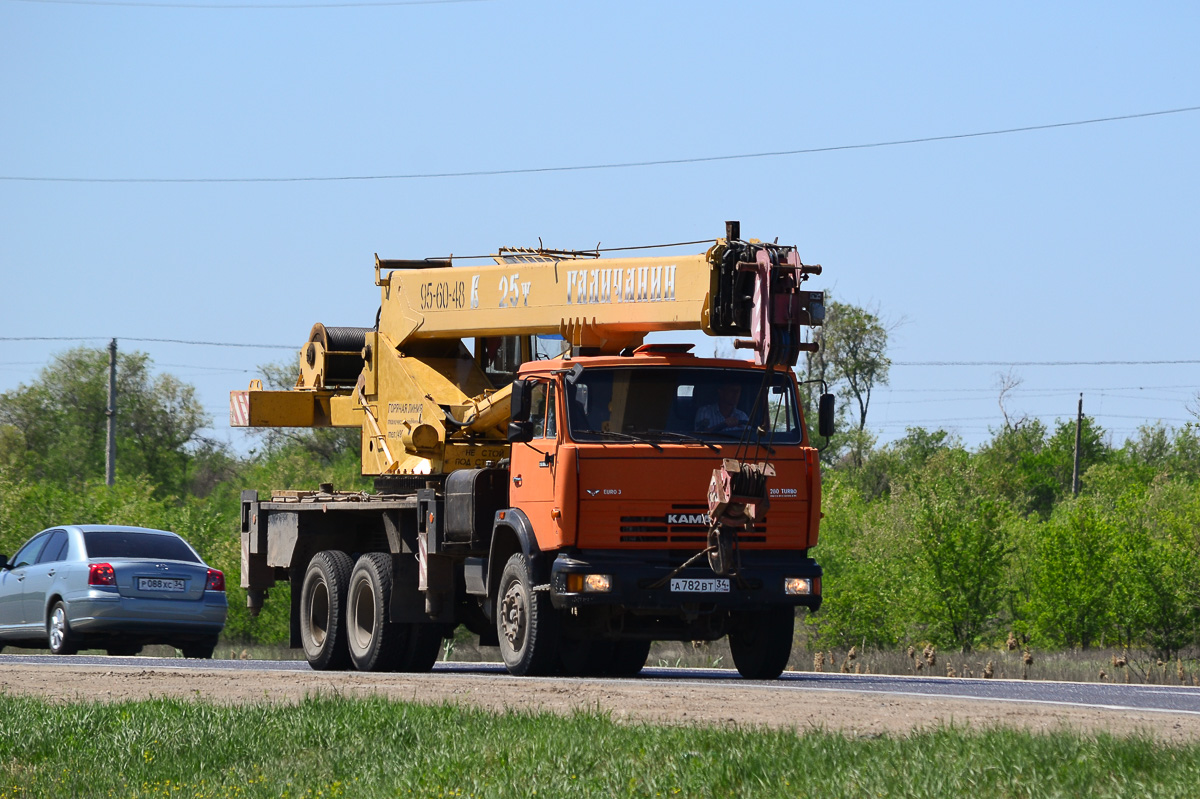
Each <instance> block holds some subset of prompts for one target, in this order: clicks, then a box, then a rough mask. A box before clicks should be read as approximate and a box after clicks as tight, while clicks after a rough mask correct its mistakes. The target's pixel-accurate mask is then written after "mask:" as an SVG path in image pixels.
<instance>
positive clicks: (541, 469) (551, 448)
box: [509, 378, 562, 550]
mask: <svg viewBox="0 0 1200 799" xmlns="http://www.w3.org/2000/svg"><path fill="white" fill-rule="evenodd" d="M534 380H535V381H536V382H535V383H534V386H533V390H532V392H531V393H530V413H529V421H530V422H532V423H533V438H532V440H530V441H528V442H518V443H514V444H513V446H512V453H511V455H510V456H509V457H510V459H511V464H510V466H509V475H510V477H511V479H512V485H511V486H510V487H509V502H511V503H512V506H513V507H514V508H519V509H520V510H521V511H522V512H523V513H524V514H525V516H526V518H528V519H529V522H530V524H532V525H533V531H534V536H535V537H536V538H537V541H538V546H539V547H541V549H543V550H549V549H556V548H557V547H558V546H560V545H561V542H562V532H561V529H560V522H561V517H562V509H561V508H559V507H558V506H557V505H556V503H555V479H556V476H557V473H558V471H559V468H558V461H559V457H558V431H559V424H558V407H557V404H558V394H559V391H558V390H557V386H556V385H555V383H554V381H553V380H551V379H549V378H534Z"/></svg>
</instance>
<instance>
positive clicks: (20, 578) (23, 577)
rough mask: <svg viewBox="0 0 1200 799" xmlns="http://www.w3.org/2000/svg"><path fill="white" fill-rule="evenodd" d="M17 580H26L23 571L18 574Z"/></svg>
mask: <svg viewBox="0 0 1200 799" xmlns="http://www.w3.org/2000/svg"><path fill="white" fill-rule="evenodd" d="M17 582H18V583H23V582H25V575H24V573H22V574H18V575H17Z"/></svg>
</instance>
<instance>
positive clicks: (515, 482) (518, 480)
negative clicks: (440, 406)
mask: <svg viewBox="0 0 1200 799" xmlns="http://www.w3.org/2000/svg"><path fill="white" fill-rule="evenodd" d="M513 485H515V486H516V487H517V488H520V487H521V475H519V474H518V475H517V476H516V477H514V478H513ZM21 579H24V578H21Z"/></svg>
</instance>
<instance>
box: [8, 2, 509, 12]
mask: <svg viewBox="0 0 1200 799" xmlns="http://www.w3.org/2000/svg"><path fill="white" fill-rule="evenodd" d="M8 2H10V3H45V4H50V5H64V6H113V7H125V8H165V9H171V10H174V9H177V8H178V9H191V8H209V9H218V10H224V9H246V8H256V9H268V10H273V9H297V8H301V9H306V8H372V7H384V6H437V5H449V4H451V3H486V2H490V0H381V2H377V3H369V2H362V3H354V2H351V3H277V4H276V3H230V4H224V3H137V2H128V1H127V0H118V2H111V3H106V2H104V0H8Z"/></svg>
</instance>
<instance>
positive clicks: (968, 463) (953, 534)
mask: <svg viewBox="0 0 1200 799" xmlns="http://www.w3.org/2000/svg"><path fill="white" fill-rule="evenodd" d="M897 497H898V499H899V500H900V501H901V502H902V503H903V506H904V507H905V515H906V517H907V519H908V525H909V527H910V529H911V530H912V535H913V537H914V539H915V540H916V541H917V543H918V545H919V549H918V564H919V566H920V567H921V569H920V572H919V575H920V579H921V580H922V583H923V588H924V591H923V595H924V599H923V601H922V602H921V603H920V604H919V606H918V608H919V611H918V615H919V617H920V618H921V620H922V621H923V622H924V623H925V625H926V630H927V633H928V635H929V637H930V638H931V639H932V640H935V641H941V642H945V643H951V644H953V645H954V646H957V647H958V648H959V649H961V650H962V651H964V652H969V651H970V650H971V649H973V648H974V647H976V646H978V645H979V644H980V643H981V642H983V641H984V640H985V639H987V638H988V637H989V636H991V635H993V634H994V633H995V632H996V631H997V629H998V627H999V618H1000V613H1001V610H1002V608H1003V607H1004V605H1005V595H1006V593H1007V591H1008V590H1009V589H1008V586H1007V585H1006V584H1005V581H1004V578H1005V573H1006V568H1005V561H1006V559H1007V557H1008V555H1009V552H1010V549H1011V548H1010V546H1009V544H1008V542H1007V539H1006V524H1007V523H1008V522H1009V520H1010V519H1011V518H1012V516H1013V514H1012V511H1011V509H1010V506H1009V505H1008V503H1007V502H1005V501H1004V500H1003V499H1002V498H999V497H996V496H994V495H991V494H988V493H987V492H986V491H985V490H982V489H981V486H980V482H979V480H978V478H977V476H976V474H975V469H974V468H973V464H972V458H971V456H970V454H969V453H967V452H965V451H964V450H961V449H957V450H950V449H946V450H941V451H936V452H934V453H932V454H931V455H929V456H928V460H927V462H926V463H925V465H924V466H923V467H922V468H921V469H918V470H916V471H914V472H913V473H912V474H910V475H909V476H908V478H907V480H906V481H905V482H904V484H903V487H902V488H901V489H900V490H899V491H898V492H897Z"/></svg>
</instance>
